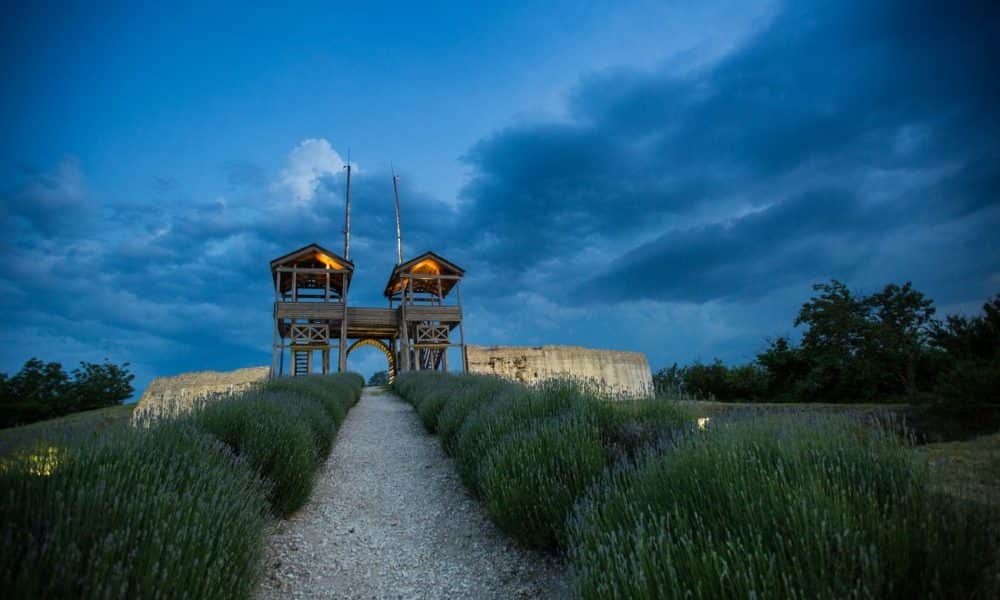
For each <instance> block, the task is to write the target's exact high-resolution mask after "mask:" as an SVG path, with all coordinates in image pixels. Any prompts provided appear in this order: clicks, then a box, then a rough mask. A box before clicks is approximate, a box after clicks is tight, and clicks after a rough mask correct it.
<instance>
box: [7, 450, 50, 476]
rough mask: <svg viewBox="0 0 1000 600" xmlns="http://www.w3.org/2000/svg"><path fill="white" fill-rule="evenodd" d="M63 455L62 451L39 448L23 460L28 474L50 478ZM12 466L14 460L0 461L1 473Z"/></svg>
mask: <svg viewBox="0 0 1000 600" xmlns="http://www.w3.org/2000/svg"><path fill="white" fill-rule="evenodd" d="M62 454H63V451H62V450H61V449H59V448H56V447H54V446H48V447H43V448H38V449H37V450H36V451H35V452H33V453H31V454H29V455H27V456H24V457H22V460H24V461H25V462H26V463H27V470H28V473H30V474H32V475H35V476H37V477H48V476H49V475H52V472H53V471H55V468H56V467H57V466H58V465H59V463H60V462H61V459H62ZM15 460H16V459H15ZM12 464H13V460H8V461H0V471H4V470H6V469H7V468H9V467H11V466H12Z"/></svg>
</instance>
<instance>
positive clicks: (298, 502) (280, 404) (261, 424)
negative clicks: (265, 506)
mask: <svg viewBox="0 0 1000 600" xmlns="http://www.w3.org/2000/svg"><path fill="white" fill-rule="evenodd" d="M305 415H307V412H306V410H305V408H304V407H303V405H302V404H301V403H296V402H294V401H293V400H292V398H290V397H289V396H287V395H282V394H276V393H271V392H263V391H259V392H251V393H248V394H244V395H240V396H235V397H233V398H231V399H229V400H224V401H221V402H216V403H213V404H209V405H207V406H205V407H204V408H202V409H201V410H199V411H198V412H197V413H195V414H193V415H192V417H191V418H192V419H193V421H194V422H195V423H196V424H197V426H198V427H200V428H201V429H202V430H204V431H206V432H208V433H211V434H212V435H214V436H215V437H217V438H218V439H219V440H221V441H222V442H223V443H225V444H226V445H227V446H229V447H230V448H232V450H233V452H235V453H236V454H237V455H239V456H241V457H244V458H245V459H246V461H247V462H248V463H249V464H250V465H251V466H252V467H253V468H254V469H255V470H256V471H257V472H258V473H259V474H260V475H261V476H262V477H264V478H265V479H267V480H268V481H270V483H271V486H270V494H269V500H270V503H271V507H272V509H273V511H274V512H275V514H277V515H280V516H287V515H289V514H291V513H292V512H294V511H295V510H297V509H298V508H300V507H301V506H302V505H303V504H305V503H306V501H307V500H308V499H309V494H310V493H311V492H312V488H313V484H314V482H315V475H316V469H317V468H318V466H319V464H320V460H319V459H320V454H319V449H318V448H317V446H318V444H317V441H316V440H317V436H316V435H315V434H314V427H313V426H312V425H311V424H310V423H309V422H308V421H307V419H306V418H303V417H304V416H305ZM313 416H315V413H314V414H313ZM328 422H330V421H328ZM331 423H332V422H331ZM331 430H332V427H331Z"/></svg>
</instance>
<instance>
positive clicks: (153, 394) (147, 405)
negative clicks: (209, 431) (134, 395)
mask: <svg viewBox="0 0 1000 600" xmlns="http://www.w3.org/2000/svg"><path fill="white" fill-rule="evenodd" d="M268 371H269V368H268V367H251V368H248V369H237V370H235V371H197V372H193V373H181V374H180V375H175V376H173V377H157V378H156V379H154V380H153V381H152V382H151V383H150V384H149V386H148V387H147V388H146V391H144V392H143V393H142V398H140V399H139V405H138V406H137V407H136V409H135V411H134V412H133V413H132V421H133V422H137V421H142V420H146V419H158V418H164V417H174V416H177V415H181V414H183V413H185V412H188V411H189V410H191V409H192V408H193V407H194V406H196V405H197V404H198V403H199V401H201V400H203V399H204V398H206V397H208V396H211V395H213V394H225V393H232V392H239V391H242V390H245V389H248V388H250V387H252V386H255V385H258V384H261V383H263V382H265V381H267V375H268Z"/></svg>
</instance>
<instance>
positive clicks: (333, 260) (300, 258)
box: [271, 243, 354, 294]
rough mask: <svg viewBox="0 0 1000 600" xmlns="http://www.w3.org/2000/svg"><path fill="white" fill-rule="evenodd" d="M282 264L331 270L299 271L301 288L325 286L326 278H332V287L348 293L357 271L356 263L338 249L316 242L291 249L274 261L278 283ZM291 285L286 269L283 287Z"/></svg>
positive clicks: (275, 280) (272, 264)
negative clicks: (347, 288) (338, 252)
mask: <svg viewBox="0 0 1000 600" xmlns="http://www.w3.org/2000/svg"><path fill="white" fill-rule="evenodd" d="M281 267H288V268H291V267H296V268H299V269H323V270H325V271H330V273H329V274H327V275H324V274H323V273H317V272H315V271H313V272H311V273H299V274H298V276H297V277H296V283H297V284H298V287H299V289H302V288H316V289H322V288H324V287H325V286H326V280H327V278H329V280H330V289H332V290H334V291H336V292H337V293H339V294H344V293H345V292H346V291H347V290H346V289H345V288H346V287H349V286H350V282H351V276H352V275H353V273H354V263H352V262H351V261H349V260H347V259H346V258H344V257H343V256H341V255H339V254H337V253H336V252H331V251H330V250H327V249H326V248H324V247H323V246H320V245H319V244H315V243H313V244H308V245H306V246H302V247H301V248H299V249H298V250H295V251H293V252H289V253H288V254H286V255H284V256H279V257H278V258H276V259H274V260H272V261H271V279H272V280H273V281H274V282H275V284H277V282H278V269H279V268H281ZM291 288H292V277H291V276H290V275H288V274H287V273H286V274H285V276H284V277H282V278H281V290H280V291H281V292H285V291H287V290H290V289H291Z"/></svg>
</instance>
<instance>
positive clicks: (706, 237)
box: [463, 2, 1000, 301]
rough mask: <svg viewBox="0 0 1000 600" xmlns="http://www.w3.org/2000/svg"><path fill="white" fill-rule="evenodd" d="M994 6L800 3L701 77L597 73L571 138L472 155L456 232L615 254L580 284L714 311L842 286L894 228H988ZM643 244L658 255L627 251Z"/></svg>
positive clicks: (964, 249)
mask: <svg viewBox="0 0 1000 600" xmlns="http://www.w3.org/2000/svg"><path fill="white" fill-rule="evenodd" d="M998 12H1000V11H998V10H997V9H996V8H995V6H994V5H993V4H992V3H987V2H982V3H943V2H941V3H932V2H923V3H914V2H899V3H861V2H859V3H842V2H820V3H798V2H797V3H790V4H789V6H787V7H786V8H785V11H784V12H783V13H782V14H781V15H780V16H779V17H778V18H777V19H775V21H774V22H773V23H772V24H771V25H770V26H769V27H768V28H767V29H766V30H764V31H762V32H761V33H760V34H758V35H757V37H756V38H755V39H753V40H752V41H751V42H750V43H749V44H748V45H747V46H746V47H744V48H742V49H740V50H738V51H737V52H735V53H734V54H732V55H730V56H728V57H727V58H725V59H724V60H723V61H721V62H720V63H718V64H715V65H714V66H712V67H710V68H708V69H705V70H700V71H696V72H693V73H689V74H686V75H683V76H673V75H670V74H666V73H635V72H625V71H617V72H608V73H603V74H599V75H596V76H594V77H591V78H590V79H588V80H587V81H585V82H584V83H583V85H581V86H580V88H579V89H578V90H577V91H576V93H575V94H574V96H573V99H572V102H571V107H572V111H571V114H572V116H573V118H574V122H573V123H572V124H569V125H552V126H548V125H529V126H519V127H514V128H511V129H507V130H505V131H502V132H500V133H498V134H496V135H495V136H493V137H491V138H489V139H486V140H484V141H482V142H480V143H479V144H478V145H477V146H476V147H475V148H474V149H473V150H472V151H471V152H470V153H469V155H468V157H467V160H468V161H469V162H470V163H471V165H472V166H473V167H474V169H475V172H476V175H475V177H474V179H473V180H472V182H471V183H470V184H469V185H468V186H467V187H466V188H465V190H464V191H463V201H464V205H463V208H464V211H465V213H464V215H463V216H464V221H463V222H464V223H466V224H470V225H473V226H475V227H478V228H481V229H482V230H485V231H490V232H492V233H494V234H495V235H496V236H497V237H498V239H499V242H498V243H496V244H494V245H493V246H491V247H490V249H489V253H490V254H489V256H490V257H491V258H492V259H493V260H498V259H500V257H503V256H516V257H518V259H519V260H523V261H526V262H527V264H528V265H532V264H540V263H541V262H542V261H544V260H552V259H553V257H556V258H558V257H559V256H566V253H567V252H568V251H569V249H571V248H574V247H577V246H578V245H579V243H580V241H585V243H587V244H588V245H590V247H592V248H597V249H603V250H605V251H606V252H607V253H608V254H609V255H612V256H614V255H621V256H620V258H619V260H616V261H614V262H613V263H612V265H611V267H609V271H608V273H606V274H603V275H598V276H596V277H594V278H593V279H592V280H590V281H586V282H583V283H582V285H581V286H580V287H581V289H593V287H594V286H599V287H600V289H604V290H606V293H607V297H608V298H612V299H639V298H649V299H671V300H691V301H704V300H707V299H711V298H721V297H727V298H733V297H738V296H740V295H741V294H755V293H760V292H761V291H762V290H761V289H759V288H760V287H761V281H762V279H766V278H769V277H770V278H772V279H774V278H777V279H779V280H788V281H797V280H809V279H810V278H815V277H822V276H828V275H829V274H830V273H836V274H842V275H844V276H849V275H851V274H852V273H854V272H855V269H856V267H858V266H859V263H860V262H864V261H861V260H860V258H859V256H858V251H859V249H860V248H865V247H867V245H870V244H869V243H870V242H874V241H876V240H877V239H878V238H879V237H881V236H884V235H886V234H887V233H889V232H891V231H894V230H899V229H900V228H904V227H909V226H913V225H915V224H924V225H930V224H934V223H936V222H938V221H939V220H942V219H945V220H947V219H959V218H964V217H967V216H969V215H975V214H977V211H985V212H982V215H983V216H982V218H984V219H995V218H996V217H995V216H989V214H988V213H989V211H987V210H986V209H988V208H989V207H991V206H995V205H996V204H997V189H998V185H997V184H998V173H1000V160H998V158H1000V157H998V156H997V140H998V135H1000V122H998V117H997V113H996V108H995V107H996V106H1000V87H998V83H997V78H996V73H998V72H1000V47H998V46H1000V42H998V40H1000V21H998V17H997V15H998ZM935 172H937V173H939V174H940V176H939V177H937V178H936V179H935V178H934V177H931V176H929V175H927V174H929V173H935ZM922 176H925V177H923V179H921V177H922ZM879 177H881V181H883V182H884V185H882V186H881V187H879V186H876V187H877V188H878V189H875V190H872V189H870V187H871V185H869V186H868V187H866V186H865V185H863V184H864V183H865V182H870V181H872V180H878V178H879ZM912 181H917V182H918V184H917V189H912V187H913V185H912V184H911V183H908V182H912ZM873 192H878V194H881V196H880V198H879V199H878V200H875V199H874V198H873V197H870V196H871V195H872V194H873ZM761 209H764V210H763V211H762V212H754V213H753V214H751V215H750V216H746V217H739V216H738V215H739V214H740V213H741V212H746V211H747V210H750V211H760V210H761ZM657 230H659V231H660V234H659V235H657ZM638 235H642V236H643V237H645V238H646V239H649V238H650V237H652V238H653V241H651V242H649V243H646V244H643V245H642V246H640V247H638V248H634V249H632V250H628V248H629V247H630V246H633V245H634V244H630V243H629V239H630V237H632V236H638ZM990 250H992V248H985V249H984V248H976V247H968V246H963V245H956V246H955V251H956V252H958V253H959V254H956V255H955V256H951V257H947V258H948V259H952V260H961V259H962V256H961V253H981V252H983V251H990ZM914 251H915V252H919V249H918V248H917V249H915V250H914ZM944 258H945V257H943V259H944ZM905 276H906V274H905V273H896V274H888V275H887V277H890V278H895V277H905Z"/></svg>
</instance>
